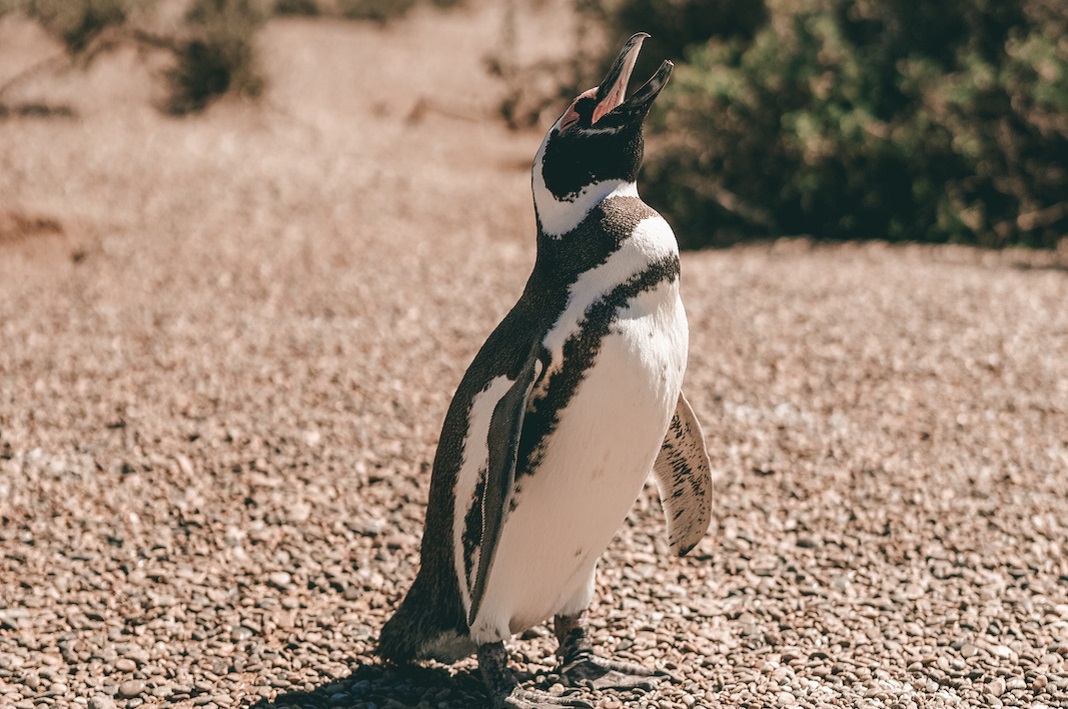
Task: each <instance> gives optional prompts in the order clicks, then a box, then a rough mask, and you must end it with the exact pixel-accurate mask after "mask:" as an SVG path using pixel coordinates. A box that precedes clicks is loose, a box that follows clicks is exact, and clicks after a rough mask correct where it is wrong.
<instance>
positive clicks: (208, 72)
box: [165, 0, 264, 115]
mask: <svg viewBox="0 0 1068 709" xmlns="http://www.w3.org/2000/svg"><path fill="white" fill-rule="evenodd" d="M263 20H264V18H263V15H262V14H261V13H260V12H259V10H258V9H257V8H256V7H255V6H253V5H252V4H250V2H249V0H195V1H194V2H193V4H192V5H191V6H190V8H189V11H188V13H187V14H186V22H187V23H188V24H189V26H190V30H191V32H190V37H189V38H187V39H184V40H182V41H180V42H179V43H178V44H177V45H176V47H175V50H174V51H175V54H176V60H177V61H176V64H175V66H174V67H173V68H171V69H170V70H169V71H168V72H167V81H168V83H169V84H170V89H171V91H170V97H169V98H168V100H167V104H166V106H165V108H166V110H167V111H168V112H169V113H172V114H175V115H181V114H186V113H192V112H195V111H201V110H203V109H204V108H205V107H206V106H207V105H208V104H209V103H210V102H211V101H213V100H215V99H216V98H218V97H220V96H222V95H223V94H226V93H234V94H236V95H239V96H248V97H255V96H258V95H259V94H260V93H261V92H262V91H263V87H264V79H263V76H262V75H261V74H260V71H259V63H258V61H257V58H256V48H255V44H254V40H255V33H256V30H257V29H258V28H259V26H260V25H261V24H262V23H263Z"/></svg>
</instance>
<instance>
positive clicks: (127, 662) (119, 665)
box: [115, 657, 137, 672]
mask: <svg viewBox="0 0 1068 709" xmlns="http://www.w3.org/2000/svg"><path fill="white" fill-rule="evenodd" d="M115 669H117V670H119V671H120V672H133V671H134V670H136V669H137V663H136V662H134V661H133V660H131V659H130V658H128V657H120V658H119V659H118V660H115Z"/></svg>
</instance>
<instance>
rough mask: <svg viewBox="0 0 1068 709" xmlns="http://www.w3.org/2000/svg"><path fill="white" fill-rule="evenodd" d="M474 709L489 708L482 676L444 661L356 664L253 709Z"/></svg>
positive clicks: (264, 701)
mask: <svg viewBox="0 0 1068 709" xmlns="http://www.w3.org/2000/svg"><path fill="white" fill-rule="evenodd" d="M417 706H424V707H426V706H430V707H435V708H436V707H449V709H452V708H453V707H455V708H456V709H461V708H463V709H473V708H475V707H483V706H488V700H487V699H486V695H485V690H484V688H483V684H482V681H481V679H480V678H479V676H478V675H477V673H476V672H471V671H463V670H461V671H459V672H456V671H452V672H450V671H449V668H448V667H446V666H444V665H435V664H430V665H405V666H396V665H386V664H377V663H376V664H367V665H357V666H354V667H353V669H352V674H350V675H349V676H348V677H343V678H341V679H337V680H332V681H329V682H324V683H323V684H322V685H320V686H318V687H315V688H314V689H312V690H310V691H295V692H281V693H279V694H278V695H277V696H276V697H275V698H274V699H273V700H267V699H263V700H261V701H259V702H257V703H256V704H253V705H252V706H251V707H250V709H282V708H283V707H295V708H298V709H386V708H387V707H389V708H391V709H399V707H417Z"/></svg>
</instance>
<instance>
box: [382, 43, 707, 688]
mask: <svg viewBox="0 0 1068 709" xmlns="http://www.w3.org/2000/svg"><path fill="white" fill-rule="evenodd" d="M646 37H648V35H646V34H644V33H640V34H636V35H634V36H633V37H631V38H630V40H629V41H627V43H626V45H624V47H623V49H622V51H621V52H620V54H619V57H618V58H617V59H616V61H615V63H614V64H613V66H612V68H611V69H610V70H609V72H608V76H607V77H605V80H604V81H603V82H602V83H601V85H600V86H598V87H597V88H594V89H590V90H589V91H586V92H585V93H583V94H582V95H580V96H579V97H578V98H576V99H575V100H574V101H573V102H572V103H571V105H570V106H568V108H567V110H566V111H564V114H563V115H562V116H561V117H560V119H559V120H557V121H556V123H555V124H554V125H553V127H552V128H550V129H549V132H548V134H547V135H546V136H545V140H544V141H543V142H542V144H541V147H540V148H539V149H538V153H537V156H536V157H535V158H534V166H533V190H534V205H535V210H536V212H537V220H538V254H537V260H536V262H535V264H534V270H533V272H532V273H531V274H530V278H529V280H528V281H527V285H526V288H525V290H524V291H523V295H522V296H521V297H520V299H519V302H517V303H516V304H515V306H514V307H513V308H512V310H511V312H509V313H508V315H507V316H505V318H504V320H503V321H501V323H500V324H499V325H498V326H497V328H496V329H495V330H494V331H493V333H492V334H491V335H490V336H489V339H487V340H486V343H485V344H484V345H483V346H482V349H481V350H480V351H479V353H478V354H477V355H476V356H475V359H474V361H473V362H472V363H471V366H470V368H469V369H468V370H467V373H466V374H465V375H464V377H463V380H462V381H461V382H460V386H459V388H458V389H457V391H456V394H455V396H454V397H453V400H452V404H451V405H450V406H449V411H448V414H447V416H446V418H445V423H444V426H443V428H442V432H441V439H440V441H439V443H438V449H437V455H436V456H435V459H434V471H433V476H432V479H431V483H430V500H429V505H428V507H427V516H426V528H425V530H424V533H423V543H422V563H421V567H420V570H419V574H418V576H417V577H416V579H415V582H414V583H413V584H412V587H411V589H410V590H409V592H408V595H407V597H406V598H405V599H404V601H403V602H402V604H401V606H400V608H399V609H398V610H397V612H396V614H395V615H394V616H393V618H391V619H390V620H389V621H388V622H387V623H386V624H385V626H384V627H383V628H382V635H381V638H380V639H379V645H378V653H379V654H380V655H381V656H382V657H383V658H384V659H386V660H389V661H393V662H409V661H412V660H418V659H430V658H432V659H437V660H440V661H443V662H454V661H456V660H458V659H460V658H463V657H466V656H468V655H470V654H471V653H473V652H477V653H478V662H479V667H480V669H481V671H482V675H483V678H484V679H485V682H486V685H487V688H488V690H489V692H490V694H491V696H492V700H493V705H494V706H495V707H513V708H516V709H544V708H549V707H559V706H588V705H587V704H586V703H585V702H582V701H580V700H578V699H574V698H569V697H555V696H552V695H549V694H547V693H544V692H537V691H533V690H528V689H523V688H521V687H519V686H518V685H517V683H516V680H515V678H514V677H513V676H512V674H511V672H510V671H509V670H508V667H507V655H506V651H505V648H504V641H505V640H506V639H508V638H510V637H511V636H512V635H514V634H516V633H520V632H522V631H524V630H526V629H527V628H530V627H532V626H534V625H536V624H538V623H541V622H543V621H545V620H546V619H548V618H549V617H550V616H553V617H554V628H555V632H556V636H557V639H558V640H559V642H560V647H559V649H558V651H557V654H558V656H559V657H560V661H561V666H560V673H561V675H562V676H563V678H564V680H565V681H569V682H571V683H585V684H590V685H592V686H594V687H597V688H606V687H636V686H643V685H648V684H649V677H651V676H653V675H655V674H657V673H655V672H653V671H652V670H649V669H648V668H645V667H643V666H641V665H635V664H631V663H625V662H617V661H612V660H607V659H604V658H601V657H598V656H597V655H594V654H593V650H592V647H591V644H590V641H589V638H588V633H587V623H586V617H585V615H586V607H587V606H588V605H589V602H590V600H591V598H592V596H593V590H594V569H595V567H596V565H597V559H598V558H599V557H600V556H601V554H602V553H604V550H605V549H606V548H607V546H608V544H609V542H610V541H611V539H612V537H613V535H614V534H615V532H616V530H617V529H618V528H619V527H620V525H621V524H622V523H623V521H624V519H625V518H626V516H627V512H628V510H629V509H630V507H631V506H632V505H633V504H634V501H635V499H636V498H637V496H638V494H639V493H640V491H641V488H642V485H643V484H644V482H645V479H646V477H647V476H648V474H649V471H650V470H652V471H653V473H654V477H655V480H656V483H657V486H658V488H659V491H660V498H661V500H662V502H663V507H664V511H665V515H666V517H667V522H668V530H669V538H670V545H671V549H672V551H673V552H675V553H677V554H679V555H680V556H681V555H683V554H685V553H686V552H688V551H689V550H690V549H691V548H693V546H694V545H696V544H697V542H698V541H700V539H701V537H702V536H703V535H704V534H705V532H706V531H707V530H708V525H709V521H710V519H711V503H712V485H711V477H710V469H709V461H708V454H707V453H706V451H705V446H704V439H703V437H702V435H701V429H700V426H699V425H698V423H697V420H696V419H695V418H694V415H693V411H692V410H691V409H690V406H689V404H688V403H687V402H686V398H685V397H684V396H683V395H682V378H683V373H684V371H685V369H686V350H687V338H688V331H687V324H686V315H685V313H684V311H683V307H682V301H681V300H680V298H679V251H678V245H677V243H676V241H675V236H674V234H673V233H672V231H671V228H670V227H669V226H668V224H667V222H665V221H664V220H663V219H662V218H661V217H660V215H659V214H657V213H656V212H655V211H653V210H652V209H650V208H649V207H648V206H647V205H646V204H645V203H644V202H642V201H641V199H640V198H639V197H638V192H637V188H636V186H635V181H636V179H637V177H638V170H639V168H640V167H641V162H642V150H643V140H642V123H643V122H644V119H645V116H646V114H647V113H648V111H649V107H650V106H651V105H652V102H653V100H654V99H655V98H656V97H657V95H658V94H659V93H660V91H661V89H663V88H664V85H665V84H666V83H667V80H668V77H669V76H670V74H671V69H672V64H671V62H668V61H665V62H664V63H663V64H662V65H661V66H660V69H659V70H658V71H657V72H656V74H654V75H653V77H652V78H650V79H649V81H647V82H646V83H645V85H644V86H642V87H641V88H640V89H638V91H637V92H636V93H634V94H633V95H632V96H631V97H630V98H629V99H625V95H626V89H627V83H628V81H629V79H630V74H631V71H632V70H633V68H634V62H635V60H636V59H637V57H638V51H639V50H640V48H641V44H642V41H643V40H644V39H645V38H646Z"/></svg>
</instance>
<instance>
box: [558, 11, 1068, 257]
mask: <svg viewBox="0 0 1068 709" xmlns="http://www.w3.org/2000/svg"><path fill="white" fill-rule="evenodd" d="M579 5H581V6H585V7H586V11H587V12H589V13H591V14H595V15H597V16H598V17H599V18H600V19H601V20H602V21H603V22H604V23H605V25H606V27H607V28H608V29H609V31H610V33H612V34H613V35H615V36H616V37H618V38H623V37H625V36H627V35H629V34H630V33H631V32H633V31H634V30H637V29H642V30H647V31H650V32H651V33H653V34H654V39H651V40H650V41H649V43H648V45H647V47H648V50H647V51H646V52H645V53H644V54H645V58H646V60H647V61H650V62H659V61H660V60H661V59H662V58H664V57H665V56H668V57H675V58H679V59H681V61H679V62H678V66H677V68H676V71H675V76H674V77H673V80H672V82H671V84H670V85H669V86H668V89H667V90H666V91H665V92H664V94H663V95H662V96H661V98H660V100H659V101H658V102H657V105H656V106H655V113H654V115H653V116H652V118H651V120H650V144H651V147H652V148H653V149H652V150H651V151H650V155H649V158H648V159H647V161H646V172H645V177H644V179H643V194H645V195H646V197H647V198H648V199H649V201H650V202H652V203H654V204H655V205H657V206H658V207H659V208H661V209H662V210H663V211H664V212H665V213H666V214H670V215H671V217H672V221H673V223H674V224H675V225H676V229H677V231H678V232H679V233H680V238H681V240H682V241H683V242H684V244H685V245H687V246H691V247H692V246H702V245H723V244H728V243H732V242H735V241H739V240H743V239H749V238H760V237H766V236H773V235H781V234H808V235H811V236H813V237H815V238H818V239H827V240H845V239H867V238H883V239H890V240H893V241H900V240H917V241H932V242H959V243H970V244H979V245H983V246H992V247H1000V246H1005V245H1009V244H1022V245H1029V246H1041V247H1050V246H1054V245H1056V243H1057V241H1058V239H1060V238H1062V237H1064V236H1065V235H1068V0H946V1H945V2H941V3H916V2H912V0H764V2H760V1H759V0H754V1H746V0H724V1H723V2H716V3H710V2H706V1H705V0H672V1H671V2H658V1H656V0H600V2H591V0H579ZM590 6H593V10H592V11H591V10H590V9H589V8H590ZM657 34H659V35H661V36H663V37H664V39H661V40H657V39H656V37H657ZM657 41H659V42H660V44H659V45H657V44H656V42H657ZM606 61H608V59H606ZM654 66H655V63H654V64H653V65H645V67H644V68H643V67H642V66H641V65H640V66H639V69H638V71H639V72H642V73H637V75H638V76H639V77H643V76H647V75H648V73H651V72H652V71H653V68H654Z"/></svg>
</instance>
